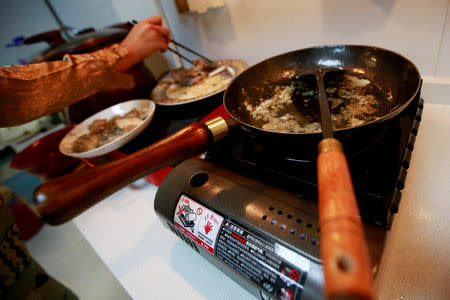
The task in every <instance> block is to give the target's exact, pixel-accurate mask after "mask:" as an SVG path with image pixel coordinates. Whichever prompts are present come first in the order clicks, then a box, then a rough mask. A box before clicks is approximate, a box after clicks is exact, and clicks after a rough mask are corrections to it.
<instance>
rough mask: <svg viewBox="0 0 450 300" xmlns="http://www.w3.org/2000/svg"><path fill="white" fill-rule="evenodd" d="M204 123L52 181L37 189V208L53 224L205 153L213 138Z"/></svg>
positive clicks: (59, 222) (60, 222) (72, 216)
mask: <svg viewBox="0 0 450 300" xmlns="http://www.w3.org/2000/svg"><path fill="white" fill-rule="evenodd" d="M213 138H214V137H213V134H212V133H211V132H210V129H208V126H207V125H205V124H203V123H199V122H198V123H193V124H191V125H189V126H187V127H185V128H183V129H181V130H180V131H178V132H176V133H174V134H173V135H171V136H169V137H167V138H165V139H163V140H161V141H159V142H156V143H155V144H153V145H150V146H148V147H146V148H144V149H142V150H140V151H138V152H136V153H133V154H132V155H129V156H127V157H125V158H122V159H118V160H115V161H112V162H110V163H107V164H104V165H100V166H98V167H94V168H91V169H84V170H82V171H79V172H75V173H71V174H69V175H66V176H62V177H58V178H56V179H53V180H49V181H47V182H45V183H44V184H42V185H41V186H40V187H38V189H37V190H36V191H35V192H34V198H35V202H36V204H37V210H38V212H39V213H40V214H41V216H42V218H43V219H44V220H45V221H46V222H47V223H49V224H52V225H58V224H62V223H64V222H67V221H69V220H70V219H72V218H74V217H76V216H77V215H79V214H80V213H82V212H83V211H85V210H86V209H88V208H89V207H91V206H93V205H94V204H96V203H97V202H99V201H100V200H102V199H103V198H105V197H107V196H109V195H111V194H112V193H114V192H116V191H118V190H119V189H121V188H122V187H124V186H125V185H127V184H130V183H132V182H134V181H135V180H137V179H139V178H142V177H144V176H146V175H148V174H150V173H153V172H155V171H157V170H159V169H162V168H164V167H166V166H169V165H172V164H175V163H178V162H180V161H182V160H184V159H187V158H190V157H192V156H195V155H198V154H201V153H202V152H204V151H205V150H206V149H207V147H208V146H209V144H210V143H212V141H213Z"/></svg>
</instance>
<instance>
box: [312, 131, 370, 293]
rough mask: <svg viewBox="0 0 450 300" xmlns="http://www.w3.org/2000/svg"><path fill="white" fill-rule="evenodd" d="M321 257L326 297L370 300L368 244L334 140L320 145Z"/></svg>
mask: <svg viewBox="0 0 450 300" xmlns="http://www.w3.org/2000/svg"><path fill="white" fill-rule="evenodd" d="M317 170H318V185H319V224H320V235H321V237H320V240H321V249H320V250H321V256H322V261H323V268H324V274H325V294H326V295H327V297H328V298H329V299H373V297H374V293H373V280H372V272H371V264H370V258H369V253H368V249H367V244H366V241H365V238H364V232H363V228H362V223H361V218H360V214H359V210H358V206H357V202H356V197H355V193H354V190H353V184H352V180H351V176H350V171H349V168H348V165H347V160H346V159H345V155H344V153H343V150H342V145H341V143H340V142H339V141H338V140H336V139H332V138H330V139H324V140H323V141H322V142H321V143H320V144H319V157H318V160H317Z"/></svg>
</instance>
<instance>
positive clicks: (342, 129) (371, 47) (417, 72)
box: [223, 44, 422, 136]
mask: <svg viewBox="0 0 450 300" xmlns="http://www.w3.org/2000/svg"><path fill="white" fill-rule="evenodd" d="M336 47H352V48H359V47H360V48H367V49H374V50H377V51H383V52H386V53H390V54H394V55H395V56H398V58H399V59H403V60H405V61H406V62H408V63H409V64H410V65H411V66H412V67H413V69H414V71H415V72H416V74H417V80H418V82H417V87H416V89H415V91H414V93H413V95H412V96H411V97H410V98H409V99H408V100H407V101H405V102H404V103H403V104H402V105H401V106H399V107H397V108H396V109H395V110H393V111H392V112H390V113H388V114H386V115H384V116H383V117H381V118H379V119H376V120H372V121H369V122H364V123H363V124H359V125H355V126H351V127H344V128H339V129H333V134H334V133H341V132H346V131H349V130H352V129H356V128H362V127H366V126H369V125H372V124H377V123H382V122H385V121H387V120H389V119H391V118H393V117H395V116H397V115H398V114H400V113H401V112H402V111H403V110H405V109H406V107H408V106H409V104H410V103H411V102H412V101H413V100H414V99H415V98H416V97H417V94H418V93H419V91H420V89H421V85H422V76H421V74H420V72H419V69H418V68H417V66H416V65H415V64H414V63H413V62H412V61H411V60H409V59H408V58H406V57H405V56H404V55H401V54H399V53H397V52H395V51H392V50H388V49H385V48H381V47H377V46H368V45H360V44H331V45H320V46H313V47H308V48H301V49H297V50H292V51H288V52H284V53H281V54H277V55H274V56H271V57H268V58H266V59H263V60H261V61H259V62H257V63H256V64H254V65H252V66H249V67H248V68H247V69H246V70H244V71H243V72H242V73H240V74H239V75H238V76H236V77H235V78H234V79H233V80H232V81H231V82H230V83H229V85H228V86H227V88H226V89H225V91H224V94H223V106H224V107H225V110H226V112H227V113H228V114H229V115H230V116H231V118H233V119H234V120H235V121H236V122H238V123H239V124H240V125H243V126H246V127H249V128H251V129H252V130H256V131H258V132H261V133H264V134H276V135H284V136H298V135H300V136H314V135H318V134H320V135H321V134H322V130H321V131H319V132H298V133H294V132H279V131H269V130H265V129H262V128H259V127H256V126H253V125H250V124H248V123H246V122H243V121H242V120H240V118H238V117H237V116H235V115H234V114H233V113H232V112H231V111H230V109H229V108H228V106H227V94H228V92H229V90H230V87H231V86H232V85H233V83H234V82H235V81H236V80H238V79H239V78H240V77H241V76H243V75H244V74H245V73H247V72H251V71H253V70H254V68H255V67H256V66H259V65H261V64H263V63H266V62H267V61H269V60H273V59H276V58H278V57H282V56H286V55H289V54H291V53H294V52H298V51H302V50H304V51H306V50H312V49H320V48H336ZM344 70H345V68H344Z"/></svg>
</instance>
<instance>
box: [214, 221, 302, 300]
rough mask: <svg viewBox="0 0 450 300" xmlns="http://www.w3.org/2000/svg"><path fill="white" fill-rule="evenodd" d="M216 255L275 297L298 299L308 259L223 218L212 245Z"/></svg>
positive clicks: (290, 299)
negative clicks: (214, 243)
mask: <svg viewBox="0 0 450 300" xmlns="http://www.w3.org/2000/svg"><path fill="white" fill-rule="evenodd" d="M215 255H216V256H217V257H218V258H219V259H221V260H222V261H223V262H225V263H226V264H227V265H229V266H230V267H232V268H233V269H234V270H236V271H237V272H239V273H240V274H241V275H242V276H244V277H246V278H247V279H249V280H251V281H252V282H254V283H256V284H257V285H259V286H260V287H261V288H262V289H264V290H265V291H267V293H269V294H271V295H272V296H275V297H276V298H277V299H289V300H292V299H300V298H301V294H302V291H303V285H304V283H305V280H306V276H307V273H308V271H309V267H310V262H309V260H308V259H306V258H304V257H303V256H301V255H299V254H297V253H295V252H294V251H292V250H289V249H287V248H286V247H284V246H281V245H279V244H276V243H269V242H267V241H265V240H263V239H261V238H259V237H257V236H256V235H255V234H253V233H250V232H249V231H248V230H245V229H244V228H243V227H242V226H240V225H238V224H237V223H236V222H232V221H230V220H225V221H224V224H223V226H222V230H221V232H220V234H219V238H218V241H217V246H216V254H215Z"/></svg>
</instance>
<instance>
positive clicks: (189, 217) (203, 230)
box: [173, 195, 223, 254]
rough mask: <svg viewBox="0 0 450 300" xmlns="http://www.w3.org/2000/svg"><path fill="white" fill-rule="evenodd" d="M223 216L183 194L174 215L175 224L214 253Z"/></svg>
mask: <svg viewBox="0 0 450 300" xmlns="http://www.w3.org/2000/svg"><path fill="white" fill-rule="evenodd" d="M222 222H223V217H222V216H220V215H218V214H216V213H215V212H213V211H211V210H209V209H207V208H206V207H204V206H202V205H200V204H199V203H197V202H195V201H194V200H192V199H190V198H189V197H187V196H185V195H181V197H180V199H179V200H178V204H177V207H176V210H175V214H174V216H173V223H174V225H175V226H176V227H177V228H178V229H180V230H181V231H182V232H183V233H184V234H186V235H187V236H188V237H189V238H191V239H192V240H193V241H195V242H196V243H198V244H199V245H200V246H202V247H203V248H205V249H206V250H207V251H209V252H210V253H211V254H214V248H215V245H216V241H217V235H218V233H219V230H220V226H221V225H222Z"/></svg>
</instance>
